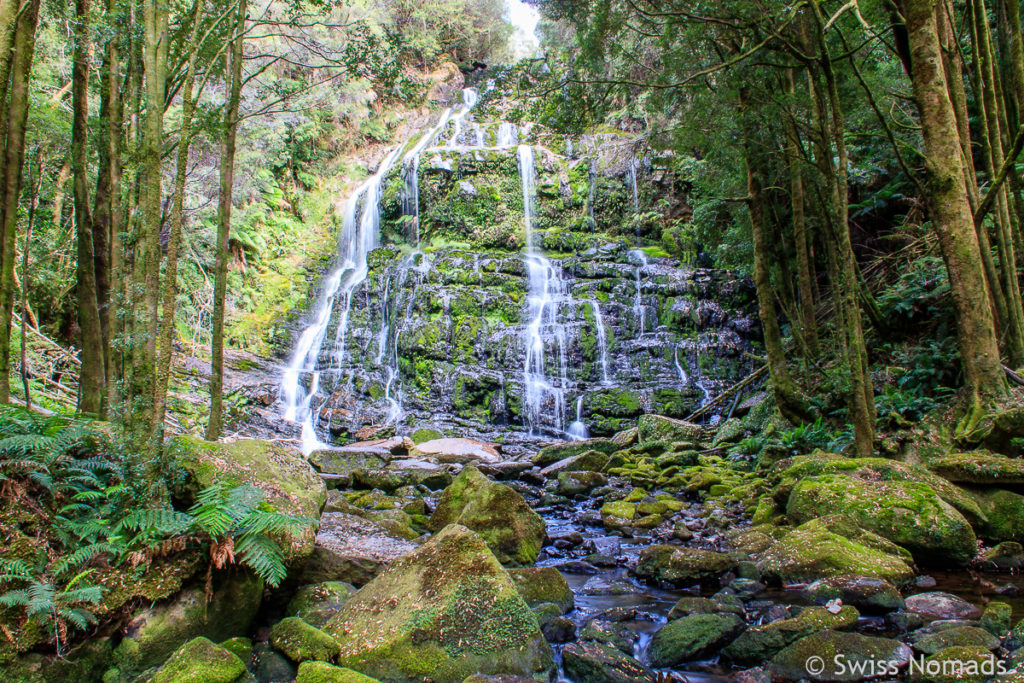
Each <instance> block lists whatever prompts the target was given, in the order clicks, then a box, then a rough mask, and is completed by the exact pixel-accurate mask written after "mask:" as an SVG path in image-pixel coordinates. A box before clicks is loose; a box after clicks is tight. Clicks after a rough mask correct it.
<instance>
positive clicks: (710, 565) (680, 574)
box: [633, 545, 736, 586]
mask: <svg viewBox="0 0 1024 683" xmlns="http://www.w3.org/2000/svg"><path fill="white" fill-rule="evenodd" d="M735 568H736V560H734V559H733V558H731V557H730V556H728V555H725V554H724V553H716V552H712V551H710V550H700V549H698V548H685V547H682V546H678V545H655V546H650V547H648V548H644V550H643V551H642V552H641V553H640V558H639V561H638V562H637V566H636V569H634V570H633V571H634V573H635V574H636V575H637V576H638V577H640V578H641V579H645V580H647V581H661V582H665V583H670V584H674V585H677V586H688V585H692V584H694V583H700V582H702V581H713V580H716V579H719V578H721V576H722V575H723V574H725V573H726V572H728V571H732V570H733V569H735Z"/></svg>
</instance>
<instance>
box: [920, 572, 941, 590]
mask: <svg viewBox="0 0 1024 683" xmlns="http://www.w3.org/2000/svg"><path fill="white" fill-rule="evenodd" d="M914 585H915V586H917V587H918V588H935V587H936V586H937V585H939V582H938V581H936V580H935V577H934V576H928V575H927V574H926V575H924V576H918V577H916V578H915V579H914Z"/></svg>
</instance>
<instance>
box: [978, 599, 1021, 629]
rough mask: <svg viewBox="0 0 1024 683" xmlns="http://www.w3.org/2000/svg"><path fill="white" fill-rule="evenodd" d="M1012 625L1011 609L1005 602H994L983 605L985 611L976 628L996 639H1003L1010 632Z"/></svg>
mask: <svg viewBox="0 0 1024 683" xmlns="http://www.w3.org/2000/svg"><path fill="white" fill-rule="evenodd" d="M1012 623H1013V608H1012V607H1010V606H1009V605H1008V604H1006V603H1005V602H1001V601H999V600H995V601H993V602H990V603H988V604H987V605H985V611H984V612H983V613H982V615H981V619H979V620H978V626H980V627H981V628H983V629H985V630H986V631H988V632H989V633H991V634H992V635H994V636H995V637H996V638H1003V637H1005V636H1006V634H1008V633H1009V632H1010V625H1011V624H1012Z"/></svg>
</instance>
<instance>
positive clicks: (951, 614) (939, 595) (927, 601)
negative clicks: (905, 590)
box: [906, 591, 982, 620]
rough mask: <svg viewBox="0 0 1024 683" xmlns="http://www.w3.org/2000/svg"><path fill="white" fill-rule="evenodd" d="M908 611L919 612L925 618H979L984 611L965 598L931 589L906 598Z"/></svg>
mask: <svg viewBox="0 0 1024 683" xmlns="http://www.w3.org/2000/svg"><path fill="white" fill-rule="evenodd" d="M906 604H907V611H908V612H913V613H914V614H918V615H920V616H922V617H924V618H925V619H929V620H935V619H977V618H978V617H980V616H981V614H982V611H981V610H980V609H979V608H978V607H977V606H976V605H972V604H971V603H969V602H967V601H966V600H964V599H963V598H961V597H959V596H957V595H953V594H952V593H945V592H943V591H931V592H928V593H918V594H916V595H911V596H909V597H908V598H907V599H906Z"/></svg>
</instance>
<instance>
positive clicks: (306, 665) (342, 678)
mask: <svg viewBox="0 0 1024 683" xmlns="http://www.w3.org/2000/svg"><path fill="white" fill-rule="evenodd" d="M295 683H379V681H377V679H376V678H370V677H369V676H364V675H363V674H361V673H359V672H358V671H353V670H352V669H346V668H344V667H340V666H332V665H330V664H328V663H327V662H303V663H302V664H300V665H299V674H298V676H297V677H296V678H295Z"/></svg>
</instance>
